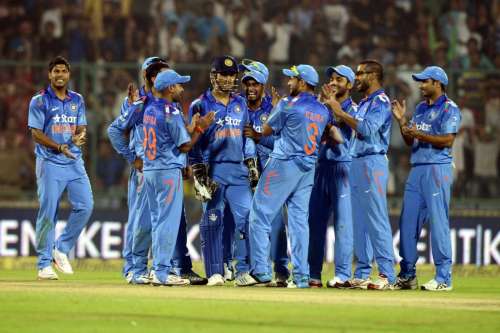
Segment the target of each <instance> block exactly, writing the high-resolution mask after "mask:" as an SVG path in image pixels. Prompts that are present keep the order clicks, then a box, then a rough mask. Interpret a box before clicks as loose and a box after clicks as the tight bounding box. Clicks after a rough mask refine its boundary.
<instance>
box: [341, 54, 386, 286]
mask: <svg viewBox="0 0 500 333" xmlns="http://www.w3.org/2000/svg"><path fill="white" fill-rule="evenodd" d="M383 79H384V71H383V67H382V65H381V64H380V63H378V62H377V61H375V60H366V61H363V62H361V63H360V65H359V66H358V68H357V71H356V77H355V84H354V86H355V88H356V89H357V90H358V91H359V92H361V93H363V94H364V95H365V98H363V99H362V100H361V101H360V103H359V106H358V109H357V111H356V112H355V114H354V116H353V115H350V114H349V113H347V112H344V111H343V110H341V109H340V108H335V107H333V105H332V111H333V112H334V115H335V118H336V119H337V120H339V121H342V122H344V123H345V124H346V125H348V126H349V127H351V128H352V129H353V130H354V131H355V132H356V138H355V140H354V143H353V161H352V166H351V174H352V177H351V180H352V184H351V185H352V200H353V202H356V204H357V205H358V207H357V208H356V209H354V210H353V232H354V254H355V256H356V258H357V263H356V270H355V272H354V279H353V280H351V285H352V286H353V287H356V288H363V289H365V288H368V289H377V290H386V289H392V286H393V285H394V283H395V282H396V276H395V273H394V250H393V246H392V231H391V225H390V222H389V215H388V211H387V196H386V195H387V193H386V192H387V181H388V177H389V165H388V160H387V156H386V153H387V150H388V148H389V138H390V133H391V124H392V122H391V121H392V117H391V103H390V100H389V98H388V97H387V95H386V94H385V92H384V89H383V88H382V82H383ZM370 244H371V245H370ZM372 248H373V250H372ZM373 255H374V256H375V260H376V262H377V265H378V269H379V278H378V279H377V280H376V281H373V282H372V281H371V280H370V279H369V277H370V274H371V262H372V259H373V258H372V257H373Z"/></svg>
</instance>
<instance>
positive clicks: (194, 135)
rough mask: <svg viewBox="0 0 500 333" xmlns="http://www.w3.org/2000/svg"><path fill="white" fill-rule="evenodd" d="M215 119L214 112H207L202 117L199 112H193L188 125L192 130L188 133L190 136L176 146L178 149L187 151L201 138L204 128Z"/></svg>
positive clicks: (183, 151)
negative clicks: (186, 140) (187, 139)
mask: <svg viewBox="0 0 500 333" xmlns="http://www.w3.org/2000/svg"><path fill="white" fill-rule="evenodd" d="M214 119H215V112H213V111H212V112H209V113H207V114H206V115H204V116H203V117H201V116H200V114H199V113H197V114H195V115H194V116H193V117H191V124H190V125H189V126H190V128H192V129H193V130H192V132H191V133H189V132H188V131H187V130H186V132H188V135H189V136H190V140H189V141H188V142H185V143H183V144H181V145H179V146H178V149H179V150H180V151H181V152H182V153H187V152H189V151H190V150H191V149H192V148H193V147H194V146H195V145H196V142H198V140H199V139H200V138H201V136H202V135H203V133H204V132H205V130H206V129H207V128H208V127H210V125H212V123H213V122H214Z"/></svg>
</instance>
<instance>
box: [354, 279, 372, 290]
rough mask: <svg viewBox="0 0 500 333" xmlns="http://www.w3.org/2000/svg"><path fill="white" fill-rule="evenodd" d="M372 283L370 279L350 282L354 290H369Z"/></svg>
mask: <svg viewBox="0 0 500 333" xmlns="http://www.w3.org/2000/svg"><path fill="white" fill-rule="evenodd" d="M371 282H372V280H371V279H370V278H368V279H358V278H354V279H352V280H350V281H349V283H350V284H351V288H352V289H363V290H366V289H368V285H369V284H370V283H371Z"/></svg>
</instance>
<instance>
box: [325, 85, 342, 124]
mask: <svg viewBox="0 0 500 333" xmlns="http://www.w3.org/2000/svg"><path fill="white" fill-rule="evenodd" d="M321 96H322V98H323V103H325V104H326V105H328V106H329V107H330V109H332V111H333V114H334V116H336V117H339V116H340V115H341V114H342V113H344V111H343V110H342V106H341V105H340V103H339V101H337V98H336V96H335V91H334V89H333V87H332V86H330V85H328V84H324V85H323V86H322V87H321Z"/></svg>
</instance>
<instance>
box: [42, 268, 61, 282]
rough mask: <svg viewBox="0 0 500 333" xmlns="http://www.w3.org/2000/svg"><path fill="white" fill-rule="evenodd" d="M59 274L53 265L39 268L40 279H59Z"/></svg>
mask: <svg viewBox="0 0 500 333" xmlns="http://www.w3.org/2000/svg"><path fill="white" fill-rule="evenodd" d="M57 279H59V276H57V273H56V272H55V271H54V269H53V268H52V266H50V265H49V266H47V267H44V268H42V269H39V270H38V280H57Z"/></svg>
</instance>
